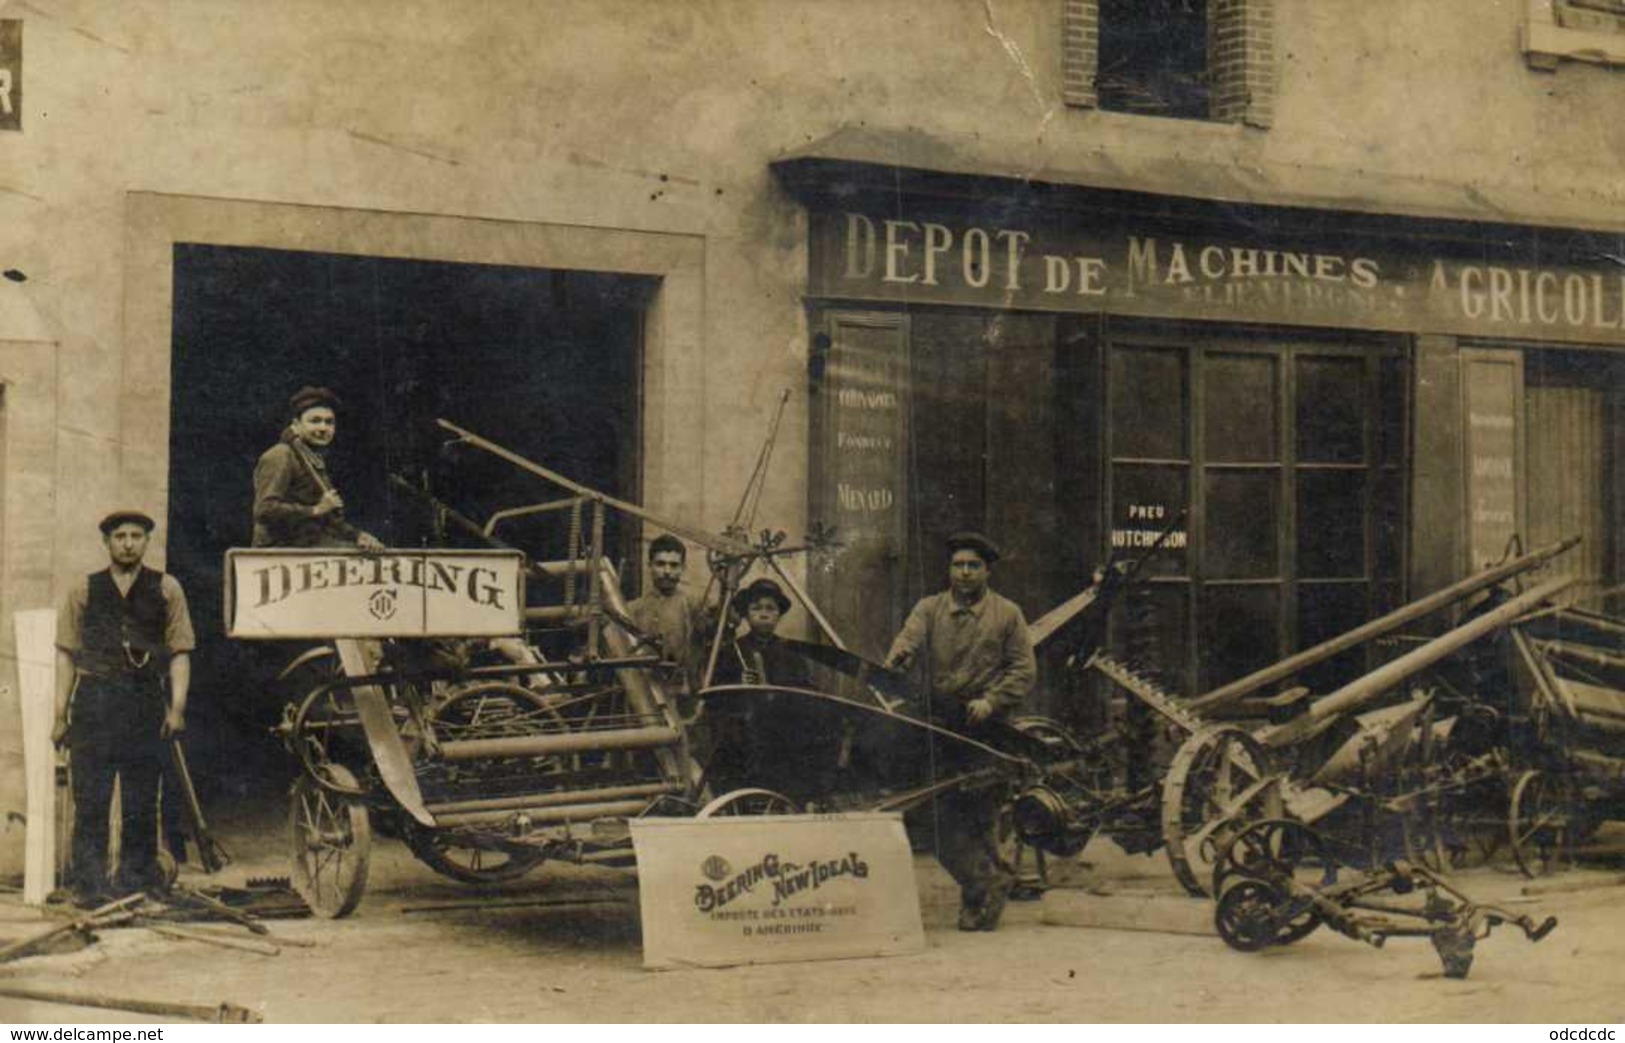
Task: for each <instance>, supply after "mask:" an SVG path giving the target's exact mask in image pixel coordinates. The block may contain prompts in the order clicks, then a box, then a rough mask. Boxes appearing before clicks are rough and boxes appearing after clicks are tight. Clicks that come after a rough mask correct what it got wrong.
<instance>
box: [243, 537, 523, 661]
mask: <svg viewBox="0 0 1625 1043" xmlns="http://www.w3.org/2000/svg"><path fill="white" fill-rule="evenodd" d="M524 605H525V586H524V555H522V554H521V553H520V552H518V551H487V550H427V551H396V550H391V551H385V552H384V553H382V554H363V553H361V552H360V551H352V550H349V549H345V548H340V549H330V548H320V549H300V550H230V551H227V552H226V609H227V613H228V615H227V621H226V632H227V633H228V634H229V635H230V636H232V637H238V638H270V639H279V638H334V637H502V636H505V635H509V634H517V633H519V632H520V630H521V616H522V613H523V611H524Z"/></svg>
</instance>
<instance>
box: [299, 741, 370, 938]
mask: <svg viewBox="0 0 1625 1043" xmlns="http://www.w3.org/2000/svg"><path fill="white" fill-rule="evenodd" d="M325 770H326V771H328V772H331V773H332V774H333V776H334V778H333V779H332V781H333V783H334V784H335V785H336V786H339V787H354V786H355V784H356V783H355V777H354V776H353V775H351V774H350V772H349V771H348V770H347V769H345V768H344V767H342V766H340V765H337V764H332V765H328V766H327V767H326V769H325ZM288 843H289V847H290V854H291V856H292V858H291V861H292V863H293V866H292V870H293V871H292V873H291V876H292V881H293V887H294V890H295V891H297V892H298V893H299V896H300V897H301V898H303V899H304V900H305V904H307V905H309V906H310V909H311V911H312V912H313V913H315V914H316V915H317V916H321V917H325V918H328V919H337V918H339V917H343V916H348V915H349V914H350V913H352V912H354V911H355V908H356V906H357V905H359V904H360V903H361V894H362V892H363V891H365V890H366V886H367V870H368V867H369V865H370V862H371V854H372V826H371V823H370V822H369V820H368V817H367V809H366V807H365V806H364V805H363V804H362V803H361V802H360V801H359V800H356V799H355V798H354V797H348V796H345V795H344V794H343V792H335V791H333V790H330V789H328V788H326V787H324V786H323V785H321V784H320V783H319V782H317V780H315V779H312V778H311V777H310V776H305V775H302V776H300V777H299V778H298V779H296V780H295V781H294V784H293V793H292V795H291V799H290V800H289V807H288Z"/></svg>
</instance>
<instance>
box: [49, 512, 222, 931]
mask: <svg viewBox="0 0 1625 1043" xmlns="http://www.w3.org/2000/svg"><path fill="white" fill-rule="evenodd" d="M154 524H155V523H154V522H153V520H152V519H151V518H150V517H148V516H147V515H145V514H143V513H141V512H140V511H114V512H113V513H112V514H109V515H108V516H107V517H105V518H103V519H102V521H101V530H102V539H103V542H104V543H106V545H107V556H108V559H109V561H110V562H111V564H110V566H109V567H108V568H107V569H105V570H103V571H101V572H94V573H91V574H90V575H89V576H86V577H85V578H84V579H82V580H80V581H79V582H78V583H76V584H74V586H73V588H72V589H70V590H69V591H68V596H67V599H66V601H65V602H64V603H63V608H62V613H61V616H60V618H59V619H58V621H57V632H56V645H57V706H58V707H59V710H58V712H57V722H56V728H55V731H54V737H55V738H56V740H57V742H59V743H61V742H64V741H65V742H66V743H67V745H68V750H69V752H70V753H71V754H72V758H73V761H72V763H73V801H74V821H73V855H72V862H71V865H70V866H69V870H68V875H69V878H68V886H69V888H70V889H71V890H72V891H73V896H74V902H75V904H77V905H80V906H87V907H88V906H92V905H95V904H97V903H99V902H100V901H102V900H103V899H105V898H106V897H108V895H109V894H110V893H111V894H128V893H132V892H135V891H145V890H152V889H154V888H157V887H161V886H162V885H163V876H162V873H161V872H160V870H159V868H158V783H159V779H160V778H161V777H162V775H163V765H164V754H165V752H166V751H165V740H167V739H169V738H171V737H172V736H175V735H179V734H180V733H181V732H182V731H183V730H185V728H186V692H187V688H188V687H189V685H190V682H191V676H192V667H191V655H190V653H191V651H192V648H193V647H194V646H195V645H196V643H197V642H196V638H195V637H194V636H193V633H192V620H191V617H190V615H189V614H188V613H187V610H186V595H185V593H184V592H183V591H182V590H181V585H180V583H179V582H177V581H176V580H175V577H173V576H170V575H168V574H166V573H163V572H158V571H157V570H155V569H149V568H147V567H145V566H144V565H142V564H141V559H142V558H143V557H144V556H145V555H146V552H147V540H148V538H149V537H150V536H151V535H152V530H153V527H154ZM114 779H117V780H119V791H120V793H121V797H120V800H121V802H122V806H123V827H122V831H121V841H120V857H119V865H118V871H117V873H116V874H114V876H113V877H112V879H111V880H109V878H108V872H107V870H108V866H107V846H108V845H107V841H108V836H107V834H108V828H107V827H108V822H107V819H108V810H109V806H110V805H111V803H112V799H113V781H114Z"/></svg>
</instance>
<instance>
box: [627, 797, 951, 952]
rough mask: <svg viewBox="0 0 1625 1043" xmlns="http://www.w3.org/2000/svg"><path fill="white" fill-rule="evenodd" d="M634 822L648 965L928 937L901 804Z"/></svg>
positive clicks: (904, 947) (851, 948)
mask: <svg viewBox="0 0 1625 1043" xmlns="http://www.w3.org/2000/svg"><path fill="white" fill-rule="evenodd" d="M631 828H632V844H633V847H634V848H635V849H636V851H637V856H638V898H639V905H640V907H641V911H642V917H643V963H644V966H646V967H683V966H688V967H692V966H701V967H727V966H734V965H738V964H746V963H780V962H786V961H793V960H826V959H838V958H843V957H850V956H889V955H895V954H900V953H907V952H920V951H922V950H923V949H924V948H925V936H924V934H923V932H922V928H921V924H920V901H919V896H918V893H917V891H916V889H915V885H914V862H913V857H912V856H911V855H910V853H909V846H908V837H907V835H906V834H905V833H904V831H903V820H902V816H901V815H896V814H879V813H867V814H851V815H762V816H755V815H753V816H741V817H725V818H712V819H670V818H664V819H662V818H645V819H637V820H634V821H633V822H632V824H631Z"/></svg>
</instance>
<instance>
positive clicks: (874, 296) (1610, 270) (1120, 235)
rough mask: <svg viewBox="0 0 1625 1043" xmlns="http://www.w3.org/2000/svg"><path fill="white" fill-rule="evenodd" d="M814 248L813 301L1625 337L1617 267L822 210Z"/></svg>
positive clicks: (1622, 281) (1624, 299)
mask: <svg viewBox="0 0 1625 1043" xmlns="http://www.w3.org/2000/svg"><path fill="white" fill-rule="evenodd" d="M1386 249H1391V247H1390V248H1386ZM812 251H813V257H812V275H811V280H810V282H811V292H812V294H813V295H814V296H827V297H847V298H853V299H863V300H889V301H908V302H913V303H944V304H970V305H981V306H985V307H994V308H1001V309H1003V308H1008V309H1028V310H1040V311H1111V312H1113V313H1122V314H1140V315H1155V316H1174V317H1185V318H1199V319H1214V320H1224V321H1258V322H1284V323H1291V324H1297V325H1325V326H1346V327H1355V328H1361V329H1393V330H1419V331H1428V332H1445V333H1468V334H1480V335H1485V336H1500V337H1507V336H1529V337H1535V338H1539V339H1542V340H1573V341H1593V342H1595V341H1618V342H1625V267H1621V266H1617V265H1616V266H1608V267H1604V266H1598V267H1596V268H1574V267H1554V266H1542V265H1538V264H1530V265H1514V264H1490V263H1485V262H1484V261H1483V260H1482V259H1480V258H1459V257H1448V256H1425V255H1400V254H1397V253H1391V252H1383V251H1382V250H1375V249H1374V250H1371V251H1367V250H1365V249H1363V248H1362V249H1355V250H1350V249H1341V248H1338V247H1337V246H1335V245H1322V246H1318V247H1313V248H1310V247H1304V246H1301V245H1293V244H1287V243H1283V242H1279V241H1272V240H1265V239H1262V238H1260V239H1256V240H1254V239H1230V238H1213V237H1202V236H1182V235H1178V234H1169V233H1161V232H1156V231H1149V230H1137V229H1119V228H1115V227H1112V226H1111V225H1110V224H1109V223H1108V224H1103V225H1101V226H1090V227H1076V226H1074V227H1070V228H1068V227H1063V226H1059V225H1057V226H1050V227H1044V226H1040V225H1037V224H1034V225H1032V226H1030V227H1013V226H1009V227H1005V226H991V225H974V224H966V223H962V222H960V223H956V222H951V221H945V220H930V219H927V218H925V217H923V216H921V217H913V216H910V217H907V218H900V217H895V216H894V217H884V216H880V215H876V214H868V213H860V212H856V211H828V212H822V211H821V212H816V213H815V214H814V215H813V233H812Z"/></svg>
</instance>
